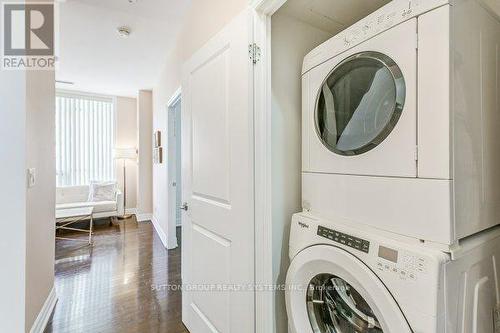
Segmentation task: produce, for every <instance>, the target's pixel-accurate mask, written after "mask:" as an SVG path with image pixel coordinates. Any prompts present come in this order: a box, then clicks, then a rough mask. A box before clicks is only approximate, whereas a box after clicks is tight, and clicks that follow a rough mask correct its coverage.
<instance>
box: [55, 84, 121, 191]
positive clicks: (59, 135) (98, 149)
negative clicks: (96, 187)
mask: <svg viewBox="0 0 500 333" xmlns="http://www.w3.org/2000/svg"><path fill="white" fill-rule="evenodd" d="M114 143H115V106H114V101H113V99H111V98H103V97H98V96H87V95H83V94H82V95H79V94H69V93H57V94H56V168H57V176H56V180H57V186H74V185H87V184H89V183H90V182H91V181H108V180H114V179H115V164H114V161H113V147H114Z"/></svg>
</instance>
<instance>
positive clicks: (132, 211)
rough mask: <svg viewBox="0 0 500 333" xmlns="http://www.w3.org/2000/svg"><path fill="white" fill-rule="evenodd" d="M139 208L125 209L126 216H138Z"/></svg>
mask: <svg viewBox="0 0 500 333" xmlns="http://www.w3.org/2000/svg"><path fill="white" fill-rule="evenodd" d="M136 214H137V208H127V209H125V215H136Z"/></svg>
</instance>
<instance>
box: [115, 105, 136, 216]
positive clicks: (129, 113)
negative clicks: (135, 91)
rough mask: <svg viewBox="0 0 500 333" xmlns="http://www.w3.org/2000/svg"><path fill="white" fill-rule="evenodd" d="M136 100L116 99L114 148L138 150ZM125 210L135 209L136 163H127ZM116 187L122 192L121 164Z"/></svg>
mask: <svg viewBox="0 0 500 333" xmlns="http://www.w3.org/2000/svg"><path fill="white" fill-rule="evenodd" d="M137 140H138V125H137V99H136V98H129V97H117V98H116V143H115V145H116V147H119V148H130V147H135V148H138V141H137ZM126 166H127V180H126V181H127V202H126V207H127V209H130V208H136V207H137V192H138V188H137V180H138V175H137V169H138V162H137V161H127V165H126ZM116 178H117V181H118V186H119V187H120V189H121V190H122V192H123V163H122V161H118V162H117V164H116Z"/></svg>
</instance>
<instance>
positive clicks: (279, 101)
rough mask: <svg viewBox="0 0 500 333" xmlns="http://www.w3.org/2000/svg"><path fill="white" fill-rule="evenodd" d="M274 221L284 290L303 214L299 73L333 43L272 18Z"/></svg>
mask: <svg viewBox="0 0 500 333" xmlns="http://www.w3.org/2000/svg"><path fill="white" fill-rule="evenodd" d="M271 24H272V35H271V38H272V44H271V48H272V74H271V75H272V120H271V121H272V125H271V126H272V127H271V132H272V144H271V150H272V162H271V163H272V175H271V179H272V199H271V200H272V209H273V213H272V218H273V266H274V271H273V275H274V280H275V283H276V284H283V283H284V282H285V278H286V271H287V269H288V266H289V260H288V239H289V237H288V235H289V232H290V222H291V216H292V214H294V213H296V212H300V211H301V210H302V208H301V169H302V166H301V165H302V163H301V147H302V145H301V124H302V102H301V101H302V89H301V71H302V61H303V58H304V56H305V55H306V54H307V53H308V52H309V51H311V50H312V49H313V48H314V47H316V46H317V45H320V44H321V43H322V42H324V41H326V40H327V39H329V38H330V37H332V36H331V35H330V34H329V33H327V32H324V31H321V30H318V29H316V28H314V27H312V26H309V25H307V24H305V23H303V22H301V21H298V20H297V19H294V18H292V17H289V16H286V15H284V14H281V13H280V12H279V11H278V12H277V13H276V14H274V15H273V16H272V21H271ZM274 308H275V318H276V324H275V325H276V327H275V331H276V332H278V333H281V332H287V320H286V310H285V297H284V292H278V293H277V294H276V297H275V307H274Z"/></svg>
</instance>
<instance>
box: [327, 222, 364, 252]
mask: <svg viewBox="0 0 500 333" xmlns="http://www.w3.org/2000/svg"><path fill="white" fill-rule="evenodd" d="M318 236H321V237H324V238H327V239H329V240H331V241H334V242H336V243H339V244H342V245H345V246H349V247H351V248H353V249H356V250H359V251H362V252H365V253H368V252H370V242H369V241H367V240H364V239H361V238H358V237H354V236H351V235H348V234H344V233H342V232H339V231H336V230H333V229H329V228H325V227H323V226H318Z"/></svg>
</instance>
